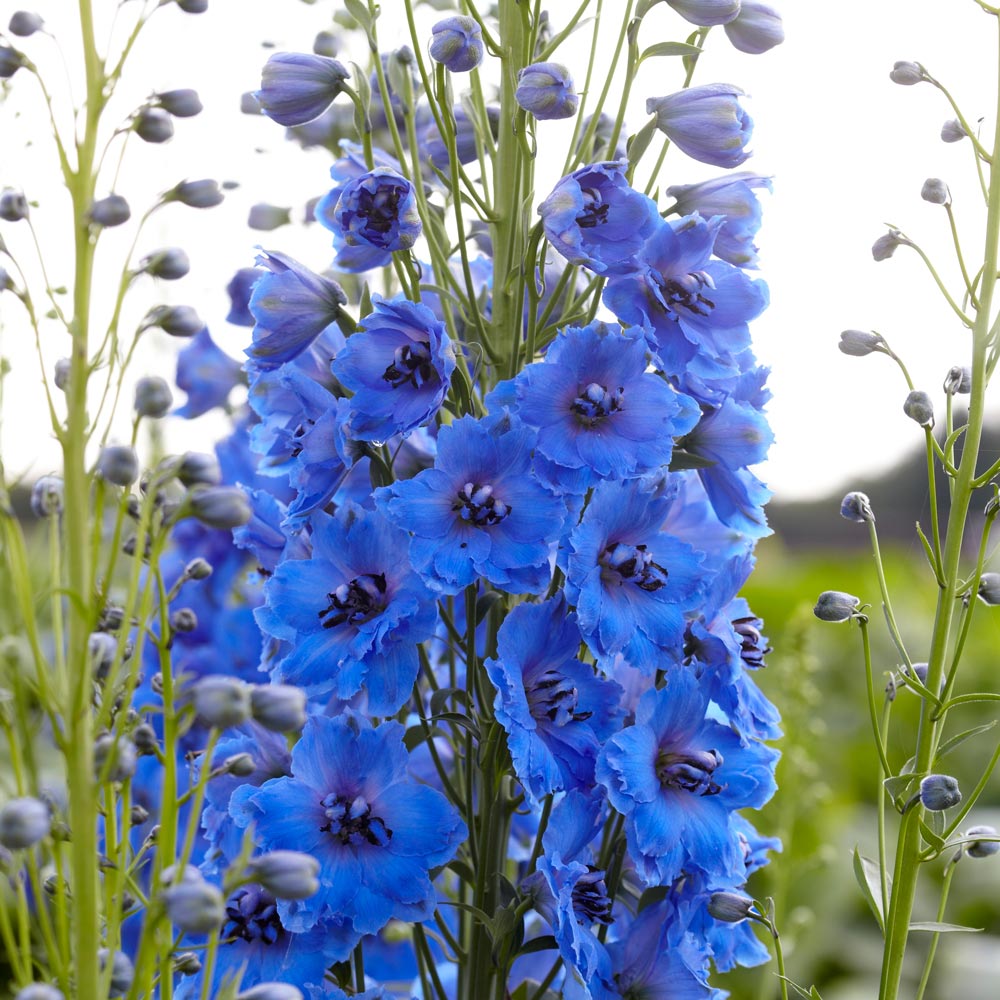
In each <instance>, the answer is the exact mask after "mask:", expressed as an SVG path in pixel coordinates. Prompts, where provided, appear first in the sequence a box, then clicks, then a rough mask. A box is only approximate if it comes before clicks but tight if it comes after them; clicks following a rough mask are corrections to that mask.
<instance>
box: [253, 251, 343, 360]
mask: <svg viewBox="0 0 1000 1000" xmlns="http://www.w3.org/2000/svg"><path fill="white" fill-rule="evenodd" d="M257 263H258V264H263V265H264V266H265V267H267V268H268V271H265V272H263V273H262V275H261V277H260V278H259V279H258V281H257V283H256V285H254V289H253V294H252V295H251V296H250V312H251V313H253V317H254V319H255V320H256V321H257V323H256V326H254V329H253V346H252V347H250V348H249V349H248V350H247V354H248V355H249V356H250V358H252V359H253V361H254V363H255V364H256V365H257V366H258V367H260V368H276V367H277V366H278V365H281V364H284V363H285V362H286V361H291V360H292V359H293V358H295V357H297V356H298V355H300V354H301V353H302V352H303V351H305V350H306V349H307V348H308V347H309V346H310V345H311V344H312V342H313V341H314V340H315V339H316V338H317V337H318V336H319V335H320V334H321V333H322V332H323V331H324V330H325V329H326V328H327V327H329V326H331V325H332V324H334V323H336V321H337V320H338V318H339V317H340V307H341V306H342V305H344V304H345V303H346V302H347V296H346V295H345V294H344V291H343V289H342V288H341V287H340V285H338V284H337V282H335V281H332V280H331V279H330V278H324V277H323V276H322V275H319V274H315V273H314V272H313V271H310V270H309V268H307V267H305V266H303V265H302V264H300V263H299V262H298V261H297V260H293V259H292V258H291V257H289V256H287V255H286V254H283V253H277V252H276V251H274V250H268V251H265V252H264V253H262V254H261V255H260V256H259V257H258V258H257ZM268 272H269V273H268Z"/></svg>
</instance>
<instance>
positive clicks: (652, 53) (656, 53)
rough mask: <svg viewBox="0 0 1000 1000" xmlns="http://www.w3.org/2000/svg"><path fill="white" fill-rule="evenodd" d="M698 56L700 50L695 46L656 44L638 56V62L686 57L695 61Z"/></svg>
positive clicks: (685, 43) (674, 43)
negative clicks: (660, 58)
mask: <svg viewBox="0 0 1000 1000" xmlns="http://www.w3.org/2000/svg"><path fill="white" fill-rule="evenodd" d="M700 55H701V48H700V47H699V46H697V45H689V44H688V43H687V42H657V44H656V45H650V47H649V48H648V49H646V50H645V52H643V53H642V55H641V56H639V62H640V63H641V62H644V61H645V60H646V59H656V58H659V57H660V56H686V57H687V58H689V59H697V58H698V56H700Z"/></svg>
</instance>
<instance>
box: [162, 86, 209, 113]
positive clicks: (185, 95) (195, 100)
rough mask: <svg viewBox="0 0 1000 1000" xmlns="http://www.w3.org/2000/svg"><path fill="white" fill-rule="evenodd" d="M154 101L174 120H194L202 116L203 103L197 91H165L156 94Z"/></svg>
mask: <svg viewBox="0 0 1000 1000" xmlns="http://www.w3.org/2000/svg"><path fill="white" fill-rule="evenodd" d="M153 98H154V100H155V101H156V103H157V104H158V105H159V106H160V107H161V108H163V110H164V111H166V112H167V114H170V115H173V116H174V118H193V117H194V116H195V115H198V114H201V112H202V103H201V98H200V97H199V96H198V91H197V90H192V89H191V88H190V87H182V88H181V89H179V90H164V91H163V92H162V93H159V94H154V95H153Z"/></svg>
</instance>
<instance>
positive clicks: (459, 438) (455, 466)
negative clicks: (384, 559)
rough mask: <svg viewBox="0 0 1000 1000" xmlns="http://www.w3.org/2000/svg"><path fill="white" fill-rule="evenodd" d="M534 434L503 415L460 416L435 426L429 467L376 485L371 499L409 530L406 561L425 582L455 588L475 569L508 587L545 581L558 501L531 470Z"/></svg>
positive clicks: (536, 586) (558, 523)
mask: <svg viewBox="0 0 1000 1000" xmlns="http://www.w3.org/2000/svg"><path fill="white" fill-rule="evenodd" d="M534 437H535V434H534V431H532V430H530V429H529V428H528V427H526V426H525V425H524V424H522V423H520V422H519V421H516V420H512V419H511V418H509V417H503V418H501V419H499V420H497V421H493V422H492V423H487V422H484V421H477V420H474V419H473V418H472V417H463V418H462V419H461V420H456V421H455V423H453V424H451V425H450V426H446V427H442V428H441V431H440V433H439V435H438V454H437V459H436V460H435V463H434V468H433V469H427V470H426V471H424V472H421V473H420V474H419V475H417V476H414V478H413V479H408V480H406V481H405V482H401V483H400V482H397V483H394V484H393V485H392V486H387V487H384V488H382V489H379V490H376V492H375V502H376V506H377V507H379V509H381V510H384V511H385V513H386V515H387V516H388V517H389V519H390V520H392V521H393V523H395V524H397V525H398V526H399V527H400V528H405V529H406V530H407V531H410V532H412V533H413V540H412V541H411V543H410V561H411V562H412V564H413V566H414V568H415V569H416V570H417V572H418V573H420V575H421V576H422V577H423V578H424V579H425V580H426V581H427V583H428V584H429V585H430V586H431V587H433V588H435V589H436V590H439V591H441V592H443V593H446V594H457V593H458V592H459V591H460V590H462V589H463V588H464V587H467V586H468V585H469V584H470V583H472V582H474V581H475V579H476V578H477V577H480V576H482V577H485V578H486V579H487V580H489V582H490V583H492V584H493V585H494V586H495V587H498V588H499V589H501V590H507V591H510V592H512V593H538V592H539V591H540V590H542V589H543V588H544V587H545V586H546V585H547V584H548V581H549V576H550V571H549V548H550V543H552V542H553V541H554V540H555V538H556V537H557V536H558V534H559V532H560V530H561V528H562V522H563V519H564V516H565V507H564V506H563V504H562V501H560V500H559V499H558V498H557V497H555V496H554V495H553V494H552V493H551V492H550V491H549V490H547V489H546V488H545V487H544V486H542V485H541V484H540V483H539V482H538V481H537V480H536V479H535V478H534V477H533V475H532V473H531V450H532V447H533V445H534Z"/></svg>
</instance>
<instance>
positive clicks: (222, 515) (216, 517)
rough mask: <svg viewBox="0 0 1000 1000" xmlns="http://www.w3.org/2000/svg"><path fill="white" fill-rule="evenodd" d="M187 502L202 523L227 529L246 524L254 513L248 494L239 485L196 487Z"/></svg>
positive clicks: (190, 509)
mask: <svg viewBox="0 0 1000 1000" xmlns="http://www.w3.org/2000/svg"><path fill="white" fill-rule="evenodd" d="M186 504H187V508H188V510H189V511H190V513H191V514H192V516H194V517H196V518H197V519H198V520H199V521H201V523H202V524H207V525H208V526H209V527H210V528H219V529H220V530H226V531H228V530H230V529H232V528H239V527H240V526H241V525H244V524H246V523H247V521H249V520H250V517H251V515H252V514H253V511H252V510H251V508H250V501H249V500H247V495H246V494H245V493H244V492H243V490H241V489H240V488H239V487H238V486H206V487H195V488H194V489H193V490H191V492H190V493H189V494H188V497H187V501H186Z"/></svg>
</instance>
